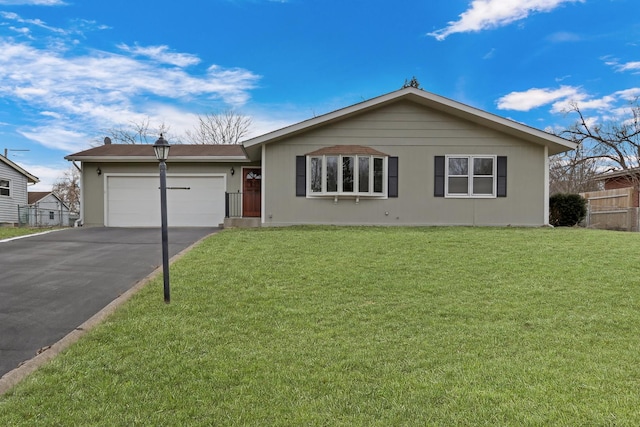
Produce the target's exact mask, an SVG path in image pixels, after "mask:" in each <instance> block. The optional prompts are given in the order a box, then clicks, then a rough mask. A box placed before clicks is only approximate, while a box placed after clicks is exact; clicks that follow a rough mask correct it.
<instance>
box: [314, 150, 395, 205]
mask: <svg viewBox="0 0 640 427" xmlns="http://www.w3.org/2000/svg"><path fill="white" fill-rule="evenodd" d="M307 168H308V170H307V177H308V179H307V195H308V196H310V197H314V196H338V195H353V196H372V197H385V196H387V177H388V157H386V156H375V155H356V154H349V155H347V154H344V155H343V154H326V155H317V156H316V155H310V156H307Z"/></svg>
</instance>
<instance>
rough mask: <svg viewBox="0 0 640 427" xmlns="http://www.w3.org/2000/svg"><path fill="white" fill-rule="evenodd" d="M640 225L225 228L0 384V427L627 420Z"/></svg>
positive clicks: (637, 404)
mask: <svg viewBox="0 0 640 427" xmlns="http://www.w3.org/2000/svg"><path fill="white" fill-rule="evenodd" d="M638 253H640V234H633V233H616V232H606V231H594V230H583V229H517V228H502V229H497V228H339V227H336V228H332V227H318V228H316V227H309V228H306V227H303V228H287V229H259V230H229V231H224V232H222V233H220V234H218V235H216V236H213V237H212V238H209V239H208V240H206V241H205V242H203V243H202V244H201V245H200V246H198V247H197V248H196V249H195V250H193V251H192V252H190V253H189V254H188V255H187V256H185V257H184V258H182V259H181V260H180V261H179V262H177V263H176V264H174V266H173V267H172V271H171V273H172V278H171V279H172V303H171V304H170V305H165V304H164V303H163V302H162V289H161V288H162V283H161V278H158V279H157V280H155V281H153V282H152V283H150V284H149V285H148V286H147V287H146V288H145V289H143V290H142V291H141V292H140V293H138V294H137V295H136V296H135V297H134V298H133V299H132V300H131V301H130V302H129V303H128V304H126V305H125V306H124V307H122V308H121V309H120V310H118V311H117V312H116V314H115V315H114V316H112V317H111V318H110V319H109V320H108V321H107V322H106V323H104V324H103V325H101V326H100V327H98V328H97V329H95V330H93V331H92V332H90V333H89V334H88V335H87V336H86V337H85V338H84V339H82V340H81V341H80V342H78V343H77V344H76V345H74V346H72V347H71V348H70V349H68V350H67V351H66V352H65V353H64V354H63V355H62V356H61V357H58V358H56V359H55V360H54V361H53V362H52V363H50V364H48V365H46V366H44V367H43V368H41V369H40V370H39V371H38V372H36V373H35V374H34V375H32V376H30V377H29V378H27V379H26V380H25V381H24V382H22V383H21V384H19V385H18V386H17V387H15V388H14V389H13V390H12V391H10V392H9V393H8V394H6V395H5V396H3V397H0V425H6V426H16V425H18V426H20V425H24V426H31V425H85V426H92V425H93V426H104V425H114V426H117V425H122V426H131V425H171V426H173V425H229V426H258V425H260V426H263V425H279V426H299V425H310V426H320V425H322V426H326V425H331V426H414V425H433V426H448V425H474V426H482V425H485V426H495V425H514V426H539V425H616V426H624V425H629V426H631V425H638V423H640V393H638V390H639V389H640V274H639V273H640V272H639V264H638V256H637V255H636V254H638Z"/></svg>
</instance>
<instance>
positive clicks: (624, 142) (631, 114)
mask: <svg viewBox="0 0 640 427" xmlns="http://www.w3.org/2000/svg"><path fill="white" fill-rule="evenodd" d="M617 112H618V116H617V117H615V118H609V119H607V120H603V121H599V120H596V119H593V118H589V117H586V116H585V115H584V113H583V111H581V110H580V107H579V105H578V104H577V103H574V104H572V105H571V107H570V109H569V113H575V114H577V115H578V120H577V121H576V123H575V124H574V125H573V126H571V127H570V128H569V129H567V130H565V131H563V132H561V134H560V135H561V136H564V137H566V138H568V139H570V140H572V141H573V142H575V143H577V144H579V145H580V146H581V147H583V150H584V159H585V160H591V159H593V160H595V161H596V162H597V163H598V166H599V168H600V171H601V172H607V171H612V170H625V169H636V168H638V167H639V166H640V104H638V99H636V100H635V101H633V102H632V103H630V104H629V106H628V107H627V108H625V109H620V110H618V111H617Z"/></svg>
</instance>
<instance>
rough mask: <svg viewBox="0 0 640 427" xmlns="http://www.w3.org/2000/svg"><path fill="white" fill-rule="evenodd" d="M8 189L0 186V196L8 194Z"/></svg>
mask: <svg viewBox="0 0 640 427" xmlns="http://www.w3.org/2000/svg"><path fill="white" fill-rule="evenodd" d="M8 195H9V189H8V188H0V196H8Z"/></svg>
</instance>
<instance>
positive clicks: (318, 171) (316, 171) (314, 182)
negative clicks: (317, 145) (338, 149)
mask: <svg viewBox="0 0 640 427" xmlns="http://www.w3.org/2000/svg"><path fill="white" fill-rule="evenodd" d="M311 191H312V192H313V193H320V192H322V157H312V158H311Z"/></svg>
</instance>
